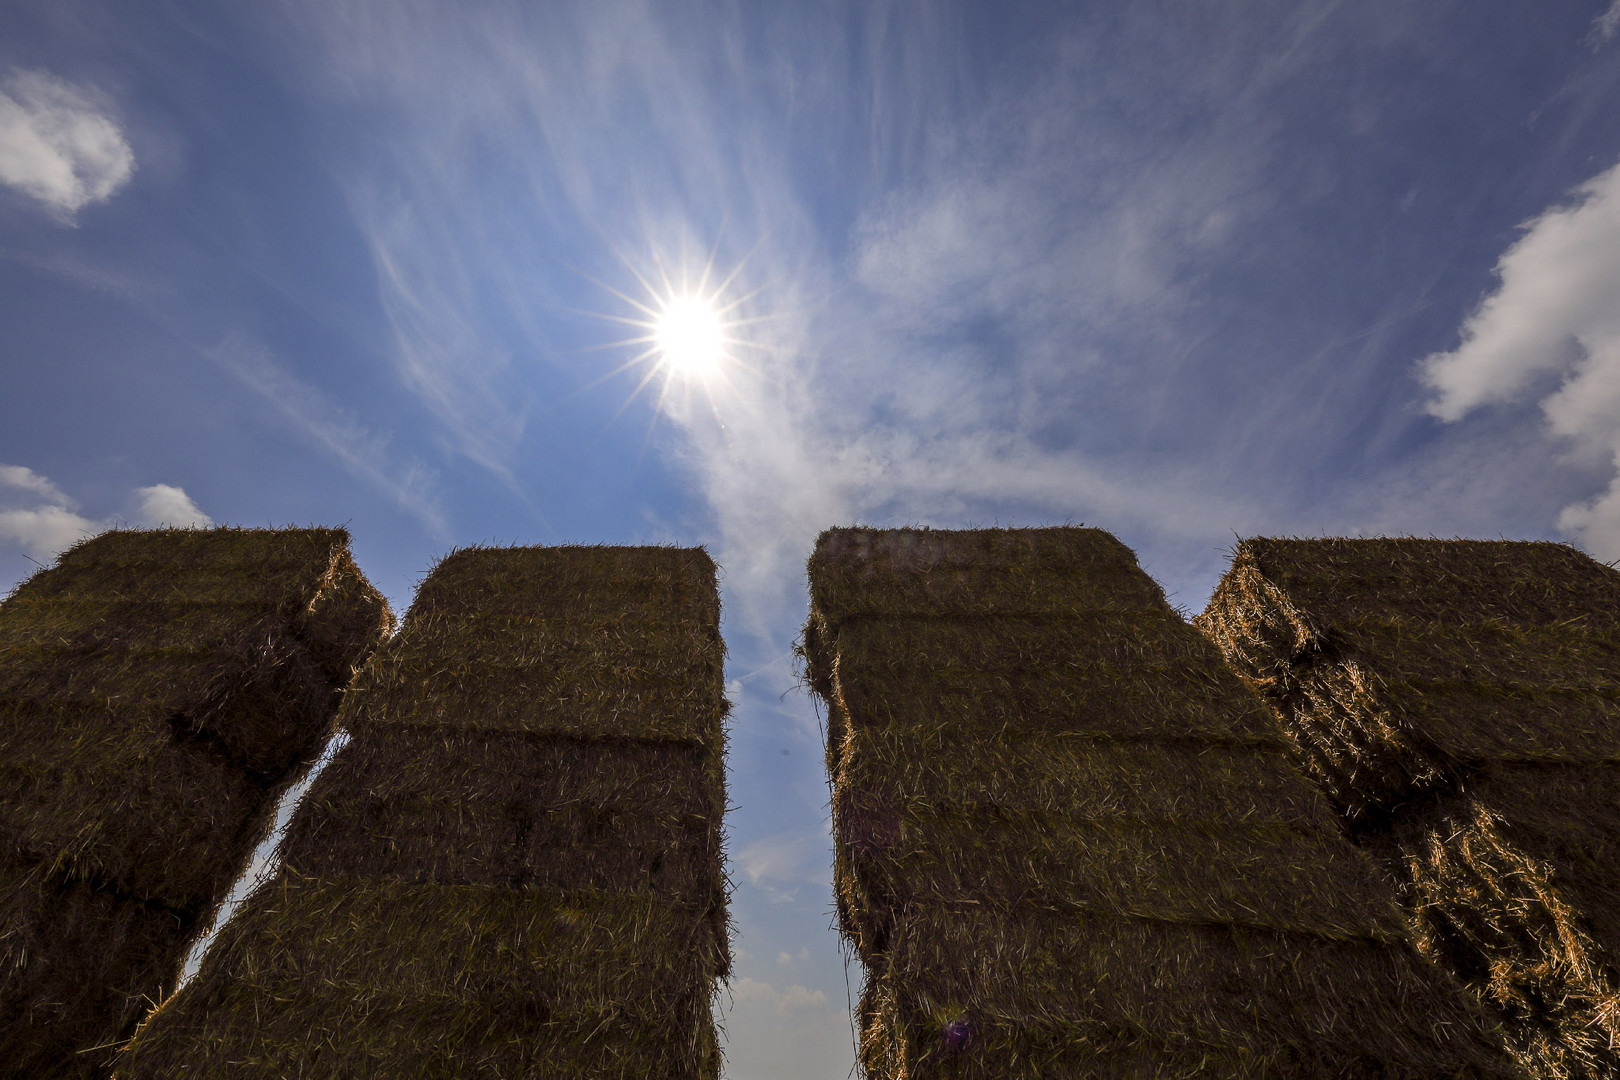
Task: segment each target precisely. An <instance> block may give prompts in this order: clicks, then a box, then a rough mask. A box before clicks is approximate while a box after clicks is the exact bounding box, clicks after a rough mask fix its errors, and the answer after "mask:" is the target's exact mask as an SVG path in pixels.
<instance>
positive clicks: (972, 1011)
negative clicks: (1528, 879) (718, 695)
mask: <svg viewBox="0 0 1620 1080" xmlns="http://www.w3.org/2000/svg"><path fill="white" fill-rule="evenodd" d="M810 575H811V581H810V592H811V615H810V623H809V626H808V627H807V629H806V634H805V643H804V650H805V654H806V657H805V659H806V667H807V672H808V674H809V678H810V682H811V685H812V688H813V689H815V690H816V691H817V692H818V693H819V694H821V695H822V697H823V698H824V700H826V702H827V705H828V716H829V726H828V739H829V744H830V745H829V768H830V770H831V773H830V775H831V779H832V783H833V835H834V848H835V860H834V889H835V898H836V902H837V910H838V916H839V921H840V925H841V928H842V929H843V931H844V932H845V934H846V935H848V936H849V937H850V938H851V939H852V941H853V942H854V944H855V946H856V949H857V951H858V952H859V953H860V955H861V958H862V961H863V963H864V964H865V965H866V968H867V985H866V989H865V993H864V994H863V999H862V1007H861V1010H860V1012H861V1018H862V1025H863V1036H862V1045H861V1056H862V1061H863V1067H864V1068H865V1069H866V1071H867V1075H868V1076H869V1077H872V1078H873V1080H886V1078H889V1077H896V1078H898V1077H907V1078H908V1080H924V1078H933V1077H979V1076H984V1077H989V1076H997V1077H1035V1076H1040V1077H1051V1076H1075V1077H1080V1076H1085V1077H1097V1076H1121V1077H1126V1076H1129V1077H1141V1076H1154V1077H1162V1076H1179V1075H1187V1076H1192V1075H1199V1076H1209V1075H1228V1076H1243V1077H1249V1076H1268V1077H1269V1076H1275V1077H1283V1076H1288V1077H1301V1076H1306V1077H1308V1076H1320V1077H1327V1076H1334V1077H1338V1076H1374V1075H1377V1076H1381V1077H1386V1078H1387V1077H1397V1076H1398V1077H1414V1078H1415V1077H1433V1078H1436V1080H1438V1078H1440V1077H1455V1076H1463V1075H1469V1076H1504V1077H1505V1076H1509V1075H1513V1067H1512V1065H1511V1063H1510V1062H1509V1061H1508V1060H1507V1058H1506V1057H1505V1056H1504V1055H1503V1054H1502V1052H1501V1051H1500V1050H1499V1049H1498V1046H1497V1039H1496V1036H1495V1034H1494V1032H1493V1031H1492V1029H1491V1025H1490V1022H1489V1021H1488V1020H1487V1019H1486V1018H1485V1016H1484V1014H1483V1013H1481V1012H1480V1011H1479V1010H1478V1009H1477V1008H1476V1007H1475V1006H1473V1005H1472V1004H1471V1003H1470V1002H1469V1001H1468V1000H1467V999H1466V998H1465V997H1463V996H1462V995H1461V994H1460V992H1459V988H1457V987H1456V986H1454V985H1453V984H1452V983H1451V982H1450V980H1449V979H1448V978H1447V977H1445V976H1444V975H1442V974H1441V973H1440V972H1438V971H1437V970H1436V969H1434V968H1433V967H1431V966H1430V965H1428V964H1427V963H1425V962H1424V961H1423V960H1422V959H1421V958H1420V957H1419V956H1418V955H1417V954H1416V952H1415V951H1414V950H1413V948H1412V947H1411V945H1410V944H1408V942H1407V940H1406V938H1405V934H1404V928H1403V927H1402V925H1401V922H1400V918H1399V915H1398V913H1397V910H1396V908H1395V905H1394V898H1393V896H1392V894H1391V892H1390V890H1389V887H1388V883H1387V882H1386V881H1385V880H1384V879H1383V878H1382V877H1380V875H1379V874H1378V873H1377V871H1376V870H1375V868H1374V866H1373V864H1372V863H1371V861H1370V860H1368V859H1367V858H1366V856H1365V855H1364V854H1363V853H1361V852H1358V851H1356V850H1355V849H1354V848H1353V847H1352V846H1351V845H1349V844H1348V843H1347V842H1346V841H1345V840H1344V839H1343V837H1342V836H1341V835H1340V834H1339V831H1338V828H1337V826H1336V824H1335V822H1334V820H1333V818H1332V817H1331V815H1330V813H1329V811H1328V807H1327V805H1326V804H1325V802H1323V801H1322V800H1321V799H1320V798H1319V797H1316V795H1315V794H1314V793H1312V792H1311V791H1310V790H1309V789H1308V786H1307V785H1305V784H1304V783H1303V782H1302V781H1301V778H1300V777H1299V776H1298V775H1297V773H1295V772H1294V770H1293V767H1292V765H1291V763H1290V762H1289V760H1288V751H1287V748H1286V745H1285V744H1284V742H1283V741H1282V740H1281V738H1279V737H1278V735H1277V734H1276V730H1275V727H1274V725H1273V724H1272V723H1271V721H1270V718H1269V717H1268V716H1267V715H1266V714H1265V711H1264V707H1263V706H1262V705H1261V704H1260V703H1259V702H1257V701H1256V700H1255V699H1254V698H1253V697H1252V696H1251V695H1250V694H1249V693H1248V692H1247V691H1246V690H1245V689H1244V687H1243V686H1242V684H1241V683H1240V681H1239V680H1238V679H1237V678H1236V677H1235V676H1234V675H1233V674H1232V673H1231V672H1230V671H1229V670H1228V669H1227V668H1226V667H1225V665H1224V664H1223V663H1222V661H1221V658H1220V656H1219V654H1218V653H1217V651H1216V650H1215V649H1214V648H1213V647H1211V646H1210V645H1209V644H1208V643H1207V642H1205V641H1203V640H1202V639H1201V638H1200V637H1199V635H1198V634H1197V633H1196V632H1195V631H1193V630H1192V629H1191V628H1190V627H1188V626H1186V624H1185V623H1184V622H1183V621H1182V620H1181V618H1180V617H1179V616H1178V615H1177V614H1176V613H1175V612H1174V611H1173V610H1172V609H1171V608H1170V606H1169V604H1168V603H1167V602H1166V601H1165V600H1164V597H1163V594H1162V592H1160V590H1159V589H1158V587H1157V586H1156V585H1155V584H1154V583H1153V582H1152V581H1151V579H1149V578H1148V577H1147V575H1145V574H1143V573H1142V572H1141V570H1140V569H1139V568H1138V567H1137V566H1136V563H1135V559H1134V556H1132V555H1131V553H1130V551H1129V550H1128V549H1127V548H1125V547H1124V546H1123V545H1122V544H1120V543H1119V542H1118V541H1117V540H1114V539H1113V538H1112V537H1110V536H1108V535H1107V534H1106V533H1101V532H1099V531H1097V530H1093V529H1040V530H1007V531H1000V530H994V531H992V530H986V531H982V532H970V533H938V532H927V531H922V530H896V531H894V532H877V531H873V530H833V531H831V532H829V533H827V534H824V536H823V538H822V541H821V543H820V545H819V546H818V548H817V552H816V554H815V555H814V556H812V558H811V561H810ZM1043 605H1044V606H1043ZM1030 718H1037V722H1030Z"/></svg>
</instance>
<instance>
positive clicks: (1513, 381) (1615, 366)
mask: <svg viewBox="0 0 1620 1080" xmlns="http://www.w3.org/2000/svg"><path fill="white" fill-rule="evenodd" d="M1496 272H1497V277H1498V279H1499V284H1498V285H1497V288H1496V289H1495V290H1494V291H1493V292H1492V293H1491V294H1490V295H1489V296H1487V297H1486V298H1485V300H1484V302H1483V303H1482V304H1481V305H1480V306H1479V309H1478V310H1477V311H1475V312H1474V313H1473V314H1472V315H1471V316H1469V318H1468V320H1467V321H1466V322H1465V323H1464V324H1463V326H1462V331H1461V338H1462V341H1461V344H1460V345H1458V347H1457V348H1456V349H1454V350H1452V351H1451V352H1447V353H1436V354H1434V355H1432V356H1429V357H1426V358H1425V359H1424V360H1423V361H1422V362H1421V365H1420V374H1421V377H1422V379H1423V381H1424V382H1425V383H1427V384H1428V385H1429V386H1430V387H1432V388H1433V389H1434V390H1435V391H1436V392H1437V393H1436V396H1435V397H1434V399H1433V400H1431V401H1430V402H1429V403H1428V410H1429V412H1430V413H1431V414H1433V415H1434V416H1436V417H1438V418H1439V419H1441V420H1444V421H1448V422H1454V421H1457V420H1461V419H1462V418H1463V417H1465V416H1467V415H1468V414H1469V413H1471V412H1473V411H1474V410H1475V409H1478V408H1480V407H1482V406H1485V405H1489V404H1493V403H1499V402H1506V401H1511V400H1513V399H1515V398H1517V397H1519V396H1520V395H1522V394H1523V393H1524V392H1525V391H1526V390H1528V389H1530V388H1531V387H1532V386H1534V385H1536V383H1537V382H1538V380H1540V379H1543V378H1548V377H1555V376H1557V377H1561V382H1560V384H1559V386H1558V388H1557V389H1556V390H1553V391H1552V392H1550V393H1548V394H1547V395H1546V396H1545V397H1543V399H1542V401H1541V408H1542V412H1543V414H1544V415H1545V417H1546V419H1547V423H1548V428H1549V430H1550V432H1551V433H1552V434H1553V435H1555V436H1558V437H1560V438H1563V439H1567V440H1569V441H1570V442H1571V444H1572V445H1573V446H1574V447H1575V448H1576V449H1577V450H1579V451H1581V452H1583V453H1584V454H1585V455H1586V456H1588V457H1594V458H1597V457H1601V458H1605V459H1613V460H1614V461H1615V462H1616V468H1617V469H1620V301H1617V299H1616V298H1617V297H1620V163H1617V164H1616V165H1614V166H1613V167H1612V168H1610V169H1608V170H1607V171H1605V172H1603V173H1600V174H1599V175H1597V176H1595V177H1593V178H1592V179H1591V180H1589V181H1587V182H1586V183H1584V184H1582V185H1581V186H1580V187H1579V188H1577V189H1576V191H1575V198H1574V199H1573V201H1571V202H1569V203H1568V204H1566V205H1561V206H1555V207H1552V208H1550V209H1548V210H1547V211H1546V212H1545V213H1543V214H1542V215H1541V216H1540V217H1538V218H1536V219H1534V220H1533V221H1531V222H1529V223H1527V224H1526V225H1525V227H1524V235H1523V236H1522V237H1521V238H1520V239H1519V240H1518V241H1517V242H1516V243H1514V244H1513V245H1512V246H1511V247H1510V248H1508V250H1507V251H1506V252H1505V253H1504V254H1503V255H1502V257H1501V259H1500V260H1499V261H1498V262H1497V265H1496ZM1559 527H1560V528H1563V529H1566V530H1568V531H1570V532H1572V533H1574V534H1575V535H1577V536H1579V537H1581V538H1582V539H1583V540H1584V541H1585V542H1586V543H1587V545H1588V546H1589V547H1590V548H1591V549H1592V550H1593V551H1594V552H1595V553H1597V554H1599V555H1600V556H1602V557H1604V558H1617V557H1620V488H1617V487H1616V486H1611V487H1610V488H1609V490H1608V491H1606V492H1605V493H1603V494H1601V495H1599V496H1597V497H1596V498H1595V499H1593V500H1592V501H1590V502H1588V503H1584V504H1581V505H1577V506H1572V507H1569V508H1568V509H1566V510H1565V511H1564V513H1563V515H1562V516H1561V517H1560V519H1559Z"/></svg>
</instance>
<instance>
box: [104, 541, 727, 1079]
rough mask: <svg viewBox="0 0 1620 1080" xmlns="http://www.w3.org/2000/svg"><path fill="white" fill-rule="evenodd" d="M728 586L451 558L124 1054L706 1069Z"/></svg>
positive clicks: (561, 554) (560, 564) (446, 1069)
mask: <svg viewBox="0 0 1620 1080" xmlns="http://www.w3.org/2000/svg"><path fill="white" fill-rule="evenodd" d="M716 597H717V591H716V588H715V570H714V566H713V563H712V562H710V561H709V559H708V557H707V556H706V555H705V554H703V553H702V552H701V551H693V550H685V549H672V548H638V549H615V548H518V549H469V550H464V551H460V552H457V553H455V554H452V555H450V556H448V557H447V558H446V559H445V560H443V561H442V562H441V563H440V564H439V566H438V567H437V568H436V569H435V570H434V571H433V573H432V574H430V575H429V576H428V578H427V579H426V580H425V581H424V582H423V584H422V587H421V588H420V589H419V591H418V593H417V598H416V601H415V603H414V604H413V605H412V608H411V612H410V614H409V615H408V616H407V617H406V619H405V622H404V625H403V627H402V629H401V631H400V633H399V634H398V635H397V636H396V637H395V638H394V639H393V640H392V641H390V642H389V643H388V644H387V645H386V646H384V647H383V649H382V650H380V651H379V653H378V655H377V657H376V658H375V659H374V660H373V662H372V663H371V665H370V666H368V668H367V669H366V670H365V671H364V672H363V673H362V674H361V676H360V678H359V679H358V680H357V683H356V685H355V687H354V688H353V689H352V690H351V691H350V692H349V693H348V694H347V695H346V697H345V700H344V706H343V711H342V714H341V715H340V718H339V719H340V722H341V723H342V725H343V726H344V727H345V728H346V729H347V730H348V731H349V732H350V733H351V738H350V740H349V742H348V743H347V745H346V746H345V747H344V748H343V749H342V750H341V751H340V752H339V753H338V755H337V756H336V757H335V759H334V760H333V761H332V763H331V764H330V766H329V767H328V768H327V769H326V770H325V771H324V772H323V773H322V774H321V776H320V778H319V779H318V780H317V781H316V782H315V783H314V785H313V786H312V787H311V789H310V791H309V793H308V794H307V795H306V797H305V800H304V802H303V804H302V805H301V807H300V809H299V811H298V813H297V814H296V815H295V816H294V818H293V822H292V824H291V826H290V827H289V830H288V835H287V838H286V841H285V843H284V845H283V849H282V867H281V870H280V871H279V874H278V877H277V878H276V879H275V880H274V881H273V882H272V883H271V885H269V886H268V887H267V888H266V890H265V891H264V892H262V893H260V894H259V895H258V896H256V897H255V898H253V899H252V900H250V901H249V903H248V904H247V905H245V906H244V909H243V913H242V914H240V915H239V916H238V917H237V918H236V919H234V920H232V921H231V922H230V923H229V924H228V925H227V926H226V927H225V928H224V929H223V930H222V931H221V933H220V936H219V939H218V942H217V943H216V945H215V947H214V948H213V950H212V951H210V953H209V955H208V957H207V958H206V960H205V961H204V963H203V965H202V969H201V971H200V972H199V973H198V976H197V978H196V980H195V981H194V982H193V983H191V984H190V985H188V987H187V988H186V989H185V990H183V991H182V992H181V993H179V994H177V995H176V996H175V997H174V998H173V999H172V1000H170V1001H169V1002H168V1003H166V1004H165V1005H164V1007H163V1008H162V1009H160V1010H159V1011H158V1012H157V1013H155V1014H154V1015H153V1017H152V1018H151V1019H150V1020H149V1021H148V1023H147V1024H146V1025H144V1026H143V1027H142V1028H141V1030H140V1032H139V1033H138V1034H137V1037H136V1039H135V1041H134V1042H133V1043H132V1044H131V1046H130V1048H129V1049H128V1050H127V1051H126V1052H125V1054H124V1055H123V1057H121V1058H120V1060H119V1064H118V1067H117V1075H118V1076H119V1077H120V1078H123V1080H144V1078H152V1080H156V1078H159V1077H161V1078H164V1080H168V1078H170V1077H176V1076H211V1075H215V1074H217V1073H218V1072H219V1071H220V1070H222V1069H228V1071H229V1073H230V1075H233V1076H243V1077H252V1076H263V1077H267V1078H268V1077H282V1076H298V1077H302V1078H307V1080H314V1078H318V1077H331V1078H334V1080H335V1078H339V1077H342V1078H345V1080H348V1078H358V1077H371V1076H376V1077H390V1078H392V1077H397V1076H411V1077H421V1078H424V1080H431V1078H433V1077H441V1076H442V1077H456V1078H462V1077H486V1076H487V1077H491V1078H494V1077H500V1078H503V1080H505V1078H513V1077H537V1078H538V1077H548V1078H549V1077H573V1076H577V1077H581V1078H583V1077H604V1078H606V1077H626V1078H628V1077H638V1078H648V1080H650V1078H653V1077H658V1078H666V1077H667V1078H692V1080H700V1078H712V1077H715V1076H717V1075H718V1070H719V1051H718V1049H717V1042H716V1039H715V1032H714V1027H713V1020H712V1016H711V1013H710V1010H709V1003H710V998H711V995H712V992H713V990H714V987H715V983H716V980H717V979H718V978H720V977H722V976H723V975H724V973H725V972H726V971H727V969H728V964H729V958H728V945H727V927H726V916H725V905H726V880H725V876H724V870H723V861H722V852H721V831H720V825H721V815H722V813H723V811H724V807H725V792H724V767H723V757H722V753H723V745H724V733H723V728H722V722H723V718H724V715H725V709H726V705H725V700H724V696H723V679H722V664H723V659H724V653H723V646H722V645H721V642H720V636H719V607H718V601H717V599H716Z"/></svg>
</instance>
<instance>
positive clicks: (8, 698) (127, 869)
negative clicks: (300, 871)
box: [0, 529, 392, 1077]
mask: <svg viewBox="0 0 1620 1080" xmlns="http://www.w3.org/2000/svg"><path fill="white" fill-rule="evenodd" d="M347 545H348V536H347V534H346V533H344V532H343V531H342V530H331V529H304V530H283V531H271V530H252V529H209V530H175V529H166V530H156V531H153V532H111V533H105V534H103V535H101V536H98V537H96V538H94V539H91V540H88V541H85V542H84V543H82V544H80V545H78V546H77V547H75V548H73V549H71V550H69V551H67V552H65V553H64V554H63V555H62V556H61V558H60V559H59V560H58V562H57V564H56V565H55V566H54V567H52V568H50V569H48V570H43V571H41V572H39V573H37V574H35V575H34V576H33V577H32V578H30V579H29V580H27V581H26V582H24V583H23V584H22V585H20V586H19V587H18V588H17V589H16V590H15V591H14V592H13V593H12V594H11V595H10V596H9V597H7V598H6V599H5V600H4V602H3V603H0V907H3V909H4V912H3V916H0V917H3V919H4V922H5V927H4V930H3V931H0V950H3V952H4V956H5V963H3V964H0V1002H3V1009H0V1017H3V1019H4V1022H3V1023H0V1075H7V1076H10V1075H18V1076H29V1077H38V1076H85V1077H96V1076H105V1075H106V1073H107V1064H108V1061H109V1059H110V1057H111V1052H110V1049H109V1048H110V1047H111V1046H112V1045H113V1044H115V1043H116V1042H117V1041H118V1040H119V1039H121V1038H124V1037H127V1036H128V1035H129V1033H130V1032H131V1031H132V1030H133V1027H134V1024H135V1022H136V1021H137V1020H138V1019H139V1017H140V1015H141V1013H142V1012H144V1011H145V1009H146V1008H147V1007H149V1005H150V1002H151V1001H155V1000H157V999H158V998H160V997H161V996H162V995H163V994H164V993H165V992H167V990H168V989H169V988H170V987H171V986H172V984H173V980H174V978H175V976H176V975H177V973H178V970H179V967H180V963H181V960H182V958H183V955H184V951H185V948H186V945H187V939H188V938H189V936H190V935H191V934H192V932H193V931H194V930H195V929H196V928H197V927H198V926H199V925H200V924H201V923H202V922H203V921H204V920H205V919H206V917H207V915H208V913H209V912H210V911H211V910H212V909H213V906H214V904H215V903H216V902H217V901H218V900H219V898H220V897H221V895H222V894H223V893H224V892H225V890H226V889H227V888H228V887H229V886H230V883H231V881H232V880H233V879H234V878H235V877H236V875H237V874H238V872H239V871H240V869H241V867H242V865H243V864H244V863H245V862H246V860H247V857H248V854H249V852H250V851H251V849H252V847H253V844H254V842H255V841H256V840H257V838H258V836H259V834H260V833H261V831H262V829H263V827H264V825H265V820H264V818H265V813H266V811H267V810H269V808H270V807H271V805H272V804H273V802H274V797H275V795H276V793H277V791H278V789H279V787H280V786H281V785H282V784H283V783H284V782H285V781H286V780H287V778H288V776H289V774H290V773H291V771H292V770H293V768H294V767H295V766H297V765H298V764H299V763H300V762H301V761H303V760H306V759H308V758H309V757H311V756H312V755H313V754H314V752H315V751H316V749H317V748H318V747H319V745H320V741H321V739H322V738H323V737H324V736H325V735H326V733H327V732H328V731H329V730H330V728H331V723H332V718H333V714H334V712H335V710H336V708H337V698H338V694H339V692H340V690H341V688H342V686H343V685H344V684H345V683H347V682H348V680H349V678H350V677H351V676H352V674H353V670H354V666H355V665H356V664H357V663H358V662H360V661H361V660H363V659H364V657H365V656H366V655H367V654H368V653H369V652H370V651H371V650H372V649H373V648H375V647H376V645H377V643H378V642H379V641H380V640H381V638H382V637H383V636H384V635H386V633H387V631H388V629H389V627H390V625H391V621H392V617H391V615H390V614H389V612H388V608H387V604H386V602H385V601H384V600H383V598H382V597H381V595H380V594H378V593H377V592H376V590H374V589H372V588H371V587H370V585H368V584H367V583H366V581H365V579H364V578H363V577H362V576H361V575H360V573H359V571H358V570H357V569H356V568H355V566H354V563H353V560H352V559H351V558H350V557H349V554H348V549H347ZM13 1021H14V1022H13ZM92 1048H93V1049H92ZM85 1050H88V1051H89V1052H80V1051H85ZM8 1066H9V1067H11V1068H13V1069H15V1070H16V1071H14V1072H6V1071H5V1069H6V1067H8Z"/></svg>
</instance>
